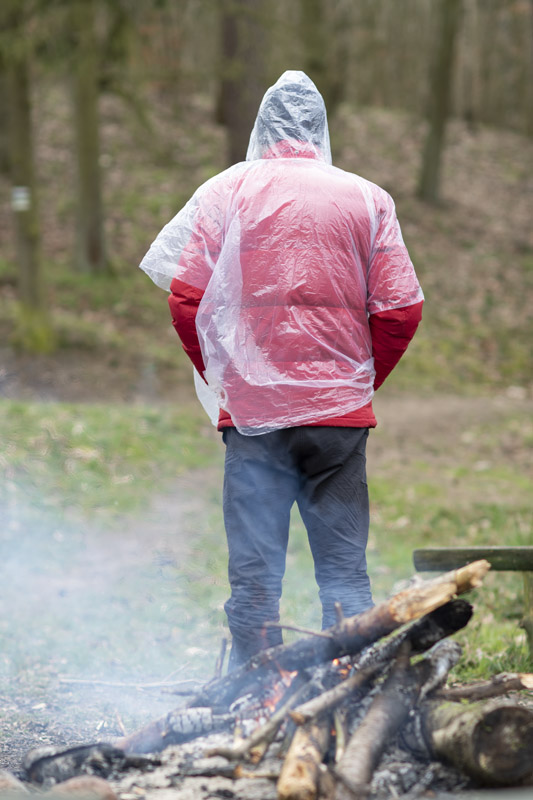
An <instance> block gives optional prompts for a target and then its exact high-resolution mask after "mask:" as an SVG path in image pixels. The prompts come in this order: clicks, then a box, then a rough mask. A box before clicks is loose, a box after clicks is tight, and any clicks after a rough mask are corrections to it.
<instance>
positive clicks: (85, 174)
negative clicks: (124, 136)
mask: <svg viewBox="0 0 533 800" xmlns="http://www.w3.org/2000/svg"><path fill="white" fill-rule="evenodd" d="M71 21H72V27H73V31H74V36H75V38H76V44H77V47H76V49H75V52H74V59H73V94H74V118H75V119H74V124H75V131H76V162H77V178H78V181H77V229H76V262H75V263H76V269H77V270H78V271H79V272H87V273H92V274H102V273H106V272H108V271H109V270H108V264H107V259H106V253H105V243H104V226H103V209H102V188H101V173H100V133H99V108H98V101H99V58H98V46H97V41H96V37H95V19H94V0H75V2H73V4H72V6H71Z"/></svg>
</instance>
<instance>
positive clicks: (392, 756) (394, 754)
mask: <svg viewBox="0 0 533 800" xmlns="http://www.w3.org/2000/svg"><path fill="white" fill-rule="evenodd" d="M469 786H470V782H469V780H468V778H465V776H464V775H463V774H461V773H460V772H458V771H457V770H456V769H454V768H453V767H450V766H447V765H445V764H443V763H442V762H441V761H419V760H418V759H415V758H413V755H412V753H409V752H408V751H406V750H404V749H403V748H402V747H400V746H399V745H398V744H395V745H393V746H392V747H389V749H388V750H387V752H386V753H385V754H384V756H383V758H382V759H381V761H380V764H379V766H378V768H377V769H376V770H375V771H374V775H373V776H372V783H371V784H370V795H369V800H391V798H394V797H402V800H414V799H415V798H417V797H421V796H422V795H425V794H426V792H428V791H431V792H432V793H433V792H435V793H437V794H439V793H441V792H450V793H451V794H454V793H456V792H458V791H461V790H462V789H466V788H468V787H469Z"/></svg>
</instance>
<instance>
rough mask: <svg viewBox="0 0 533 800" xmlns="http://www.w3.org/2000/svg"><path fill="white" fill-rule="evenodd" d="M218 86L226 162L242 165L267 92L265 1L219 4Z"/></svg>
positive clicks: (230, 0)
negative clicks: (223, 126)
mask: <svg viewBox="0 0 533 800" xmlns="http://www.w3.org/2000/svg"><path fill="white" fill-rule="evenodd" d="M220 10H221V17H220V38H221V51H222V52H221V56H222V58H221V62H222V63H221V82H220V88H219V93H220V94H219V102H218V115H217V116H218V120H219V122H221V123H222V124H223V125H225V126H226V128H227V131H228V162H229V164H235V163H237V162H239V161H244V159H245V158H246V151H247V149H248V142H249V139H250V133H251V131H252V128H253V125H254V121H255V117H256V115H257V110H258V108H259V104H260V102H261V98H262V97H263V94H264V92H265V90H266V88H267V87H266V85H265V83H266V75H265V58H264V53H265V50H266V46H267V44H266V38H267V35H268V31H267V23H266V20H267V14H266V6H265V0H220Z"/></svg>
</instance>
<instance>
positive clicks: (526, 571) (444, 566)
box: [413, 547, 533, 659]
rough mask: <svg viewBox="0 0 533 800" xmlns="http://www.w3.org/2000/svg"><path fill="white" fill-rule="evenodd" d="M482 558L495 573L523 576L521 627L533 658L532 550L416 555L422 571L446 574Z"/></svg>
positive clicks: (434, 550)
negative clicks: (517, 573) (505, 572)
mask: <svg viewBox="0 0 533 800" xmlns="http://www.w3.org/2000/svg"><path fill="white" fill-rule="evenodd" d="M480 558H486V559H487V561H488V562H489V563H490V565H491V568H492V569H493V570H498V571H508V570H509V571H512V572H521V573H522V574H523V576H524V606H525V611H524V616H523V618H522V621H521V622H520V627H522V628H524V630H525V632H526V637H527V642H528V645H529V654H530V656H531V658H532V659H533V547H427V548H422V549H420V550H414V552H413V562H414V565H415V569H416V570H418V571H419V572H426V571H427V572H447V571H448V570H451V569H457V568H458V567H464V565H465V564H469V563H470V562H471V561H477V560H478V559H480Z"/></svg>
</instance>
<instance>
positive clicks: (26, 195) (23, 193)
mask: <svg viewBox="0 0 533 800" xmlns="http://www.w3.org/2000/svg"><path fill="white" fill-rule="evenodd" d="M30 204H31V191H30V187H29V186H13V188H12V189H11V208H12V209H13V211H29V209H30Z"/></svg>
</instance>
